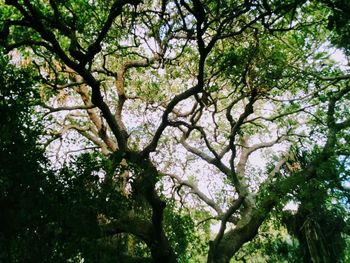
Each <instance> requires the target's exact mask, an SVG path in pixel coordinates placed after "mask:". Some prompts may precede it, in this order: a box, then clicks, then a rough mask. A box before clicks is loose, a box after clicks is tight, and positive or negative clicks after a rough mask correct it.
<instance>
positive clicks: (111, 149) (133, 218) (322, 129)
mask: <svg viewBox="0 0 350 263" xmlns="http://www.w3.org/2000/svg"><path fill="white" fill-rule="evenodd" d="M323 2H324V3H325V4H323ZM330 2H331V1H319V2H318V1H314V2H312V3H310V2H308V1H269V2H268V1H225V2H221V1H199V0H193V1H182V0H181V1H159V2H152V1H149V2H145V3H143V2H141V1H138V0H116V1H83V0H82V1H70V0H65V1H55V0H50V1H39V0H37V1H17V0H9V1H5V2H1V7H2V8H1V11H0V17H1V20H0V21H1V22H0V23H1V24H0V28H1V39H0V42H1V45H2V46H3V48H4V50H5V51H6V52H7V53H9V54H10V57H11V58H12V61H13V62H12V63H16V61H17V64H18V66H24V65H25V64H31V65H33V66H35V68H36V72H37V73H38V75H39V77H40V78H41V80H40V81H38V82H37V85H36V87H37V89H38V90H40V95H41V101H40V103H38V104H37V106H40V107H41V109H42V110H45V111H46V117H47V118H45V119H44V120H42V123H43V125H44V126H45V131H46V133H43V134H42V139H41V140H40V143H41V144H42V146H43V147H44V148H45V150H46V152H47V154H49V155H50V154H51V155H52V154H53V153H56V154H55V155H56V156H58V157H59V158H58V160H60V161H61V163H60V164H59V165H60V166H61V167H62V169H63V170H62V171H61V173H60V175H59V176H58V177H60V178H71V179H69V180H68V179H67V180H66V179H61V181H59V180H58V181H55V187H57V188H60V187H63V189H62V188H60V189H62V191H65V190H64V189H67V190H66V191H67V194H68V195H69V197H68V198H67V200H69V201H72V200H75V202H76V203H77V204H75V205H74V206H72V207H71V208H72V209H68V210H67V211H69V213H70V214H71V215H72V216H73V214H74V213H75V211H80V209H81V210H82V214H83V215H85V213H86V214H88V215H89V216H87V218H91V220H92V221H91V222H90V223H91V224H92V225H94V227H96V228H94V229H95V230H94V231H93V234H92V235H91V236H89V235H87V234H88V233H84V231H80V232H79V231H77V238H78V239H79V238H82V237H86V236H89V237H88V240H90V241H91V242H93V241H92V240H101V239H102V240H110V239H109V238H111V237H118V238H119V239H118V240H119V241H121V240H123V238H126V239H127V240H132V242H130V243H133V242H134V243H137V246H138V248H140V249H139V250H138V251H139V252H137V253H136V250H135V249H134V248H135V246H134V245H132V244H126V245H125V244H124V245H123V246H122V247H123V249H125V250H127V248H128V251H127V254H128V253H129V256H132V257H133V256H140V257H141V258H142V257H144V258H148V257H149V256H150V257H151V258H152V260H153V262H178V261H179V260H182V261H185V260H190V259H189V257H188V256H187V257H186V253H187V254H188V253H190V252H189V250H192V251H193V250H194V248H193V247H192V248H191V246H190V244H191V242H193V240H196V238H197V237H198V236H196V234H195V232H194V228H195V226H194V222H198V223H201V224H199V226H198V227H197V229H198V230H197V231H198V233H201V235H202V234H204V233H206V232H205V231H207V230H208V228H207V225H206V224H205V223H203V222H208V221H209V220H210V222H218V223H219V224H220V228H219V230H218V231H217V233H215V237H214V238H213V239H212V240H211V241H210V242H209V243H208V247H207V251H206V252H207V262H209V263H212V262H215V263H219V262H229V261H230V260H231V259H232V258H233V256H234V255H235V253H236V252H237V251H238V250H239V249H240V248H241V247H242V246H243V245H244V244H245V243H247V242H249V241H251V240H252V239H253V238H254V237H255V236H256V235H257V233H258V230H259V227H260V226H261V225H262V224H263V223H264V221H266V219H267V218H268V217H269V215H271V213H272V212H273V211H276V210H277V211H281V210H282V208H283V205H284V204H285V203H286V202H287V201H289V200H291V199H293V193H296V192H298V191H299V189H301V188H303V189H307V188H305V185H308V183H309V182H312V181H313V180H320V181H322V182H325V181H331V182H338V183H340V184H341V183H342V182H346V181H347V180H348V174H347V166H346V165H345V167H344V172H342V173H341V179H339V176H340V175H339V173H337V172H334V173H333V170H332V171H328V170H326V168H325V167H331V168H334V167H335V166H334V165H335V163H336V162H337V161H341V160H342V159H347V158H348V155H349V150H348V146H347V142H348V132H349V126H350V119H349V114H348V109H347V107H346V105H347V103H348V100H349V91H350V87H349V76H348V75H347V70H348V69H347V68H344V67H343V68H341V67H339V66H338V65H337V63H336V62H335V61H333V60H332V59H331V57H330V54H329V52H328V51H327V47H326V45H330V44H329V43H327V36H328V35H329V34H334V35H336V34H337V36H339V34H340V35H342V32H347V31H346V30H345V29H346V28H345V27H344V28H343V29H344V31H342V30H336V31H335V32H332V31H329V27H328V28H327V26H328V24H327V19H328V18H330V14H331V13H332V12H338V11H335V10H334V9H332V8H333V6H334V5H332V4H330ZM342 19H344V20H345V21H346V19H347V16H346V15H344V16H343V17H342ZM339 21H340V20H339ZM342 21H343V20H342ZM339 23H340V22H339ZM334 28H337V29H338V28H340V27H339V24H336V27H331V29H334ZM343 36H345V35H343ZM339 39H340V38H339ZM340 42H341V41H340ZM12 88H13V89H16V88H15V87H12ZM293 147H298V148H300V149H303V150H305V151H308V152H311V151H314V152H315V153H314V154H313V158H312V159H311V160H310V161H309V162H307V163H306V164H305V165H304V166H302V165H300V163H299V160H298V158H296V156H295V152H294V151H293V150H291V149H293ZM82 153H84V154H82ZM272 153H274V154H272ZM264 154H265V156H266V157H265V158H266V159H267V160H268V161H269V162H270V164H269V165H268V166H267V167H266V168H265V167H262V166H259V165H257V163H254V158H255V162H257V161H256V160H261V159H262V158H260V159H259V158H257V156H260V157H262V155H264ZM77 155H79V157H78V156H77ZM49 158H51V160H52V161H53V159H54V157H50V156H49ZM90 164H91V166H90ZM198 167H200V168H198ZM327 169H328V168H327ZM334 169H335V168H334ZM325 174H327V176H325ZM335 174H337V176H334V175H335ZM65 176H66V177H65ZM79 178H80V179H81V180H80V179H79ZM33 180H34V179H33ZM76 180H77V181H76ZM339 180H340V181H339ZM60 182H61V184H60ZM63 182H72V184H66V186H62V185H64V183H63ZM74 182H76V183H77V185H76V184H75V183H74ZM203 185H210V186H209V187H208V191H204V190H202V189H201V186H203ZM75 187H77V188H78V189H80V190H79V191H77V192H79V193H83V194H82V195H80V194H79V195H78V196H79V197H81V198H77V199H75V198H74V197H72V193H74V189H75ZM327 187H328V189H329V190H331V189H333V188H334V187H333V185H332V184H327ZM106 189H108V191H107V190H106ZM309 191H311V190H310V189H307V190H306V192H309ZM62 198H63V200H65V199H64V197H62ZM170 204H172V205H170ZM86 207H88V209H87V208H86ZM204 217H207V218H204ZM174 218H175V219H176V220H172V219H174ZM78 221H79V217H77V218H76V219H73V218H70V219H69V220H66V221H65V222H66V223H67V224H68V225H69V224H70V223H72V222H78ZM93 222H94V223H93ZM91 224H89V225H91ZM180 224H186V225H183V226H181V227H180V226H179V225H180ZM68 225H65V224H64V225H63V229H65V228H66V227H68ZM189 226H191V227H189ZM201 226H206V227H203V229H202V230H199V229H200V227H201ZM72 229H73V230H74V229H75V230H76V229H79V227H78V226H77V225H75V226H74V224H73V226H72ZM201 231H202V232H201ZM79 235H80V237H79ZM73 240H74V238H73ZM118 240H117V241H118ZM117 241H116V242H115V244H114V245H115V247H116V248H118V245H117V244H116V243H118V242H117ZM96 242H97V241H96ZM112 243H113V242H112ZM92 244H96V243H92ZM145 246H146V247H147V249H145ZM119 248H120V247H119ZM186 249H188V250H187V251H186ZM88 250H89V249H87V250H81V249H80V250H79V249H77V250H76V252H77V253H78V252H79V253H82V254H77V256H78V255H80V256H82V257H84V256H85V257H88V255H87V254H86V253H88ZM95 252H96V251H95ZM84 253H85V254H84ZM96 253H97V252H96ZM186 258H187V259H186ZM91 260H92V259H91ZM106 260H107V259H106ZM132 260H137V258H135V257H133V259H132ZM315 262H317V261H315Z"/></svg>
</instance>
